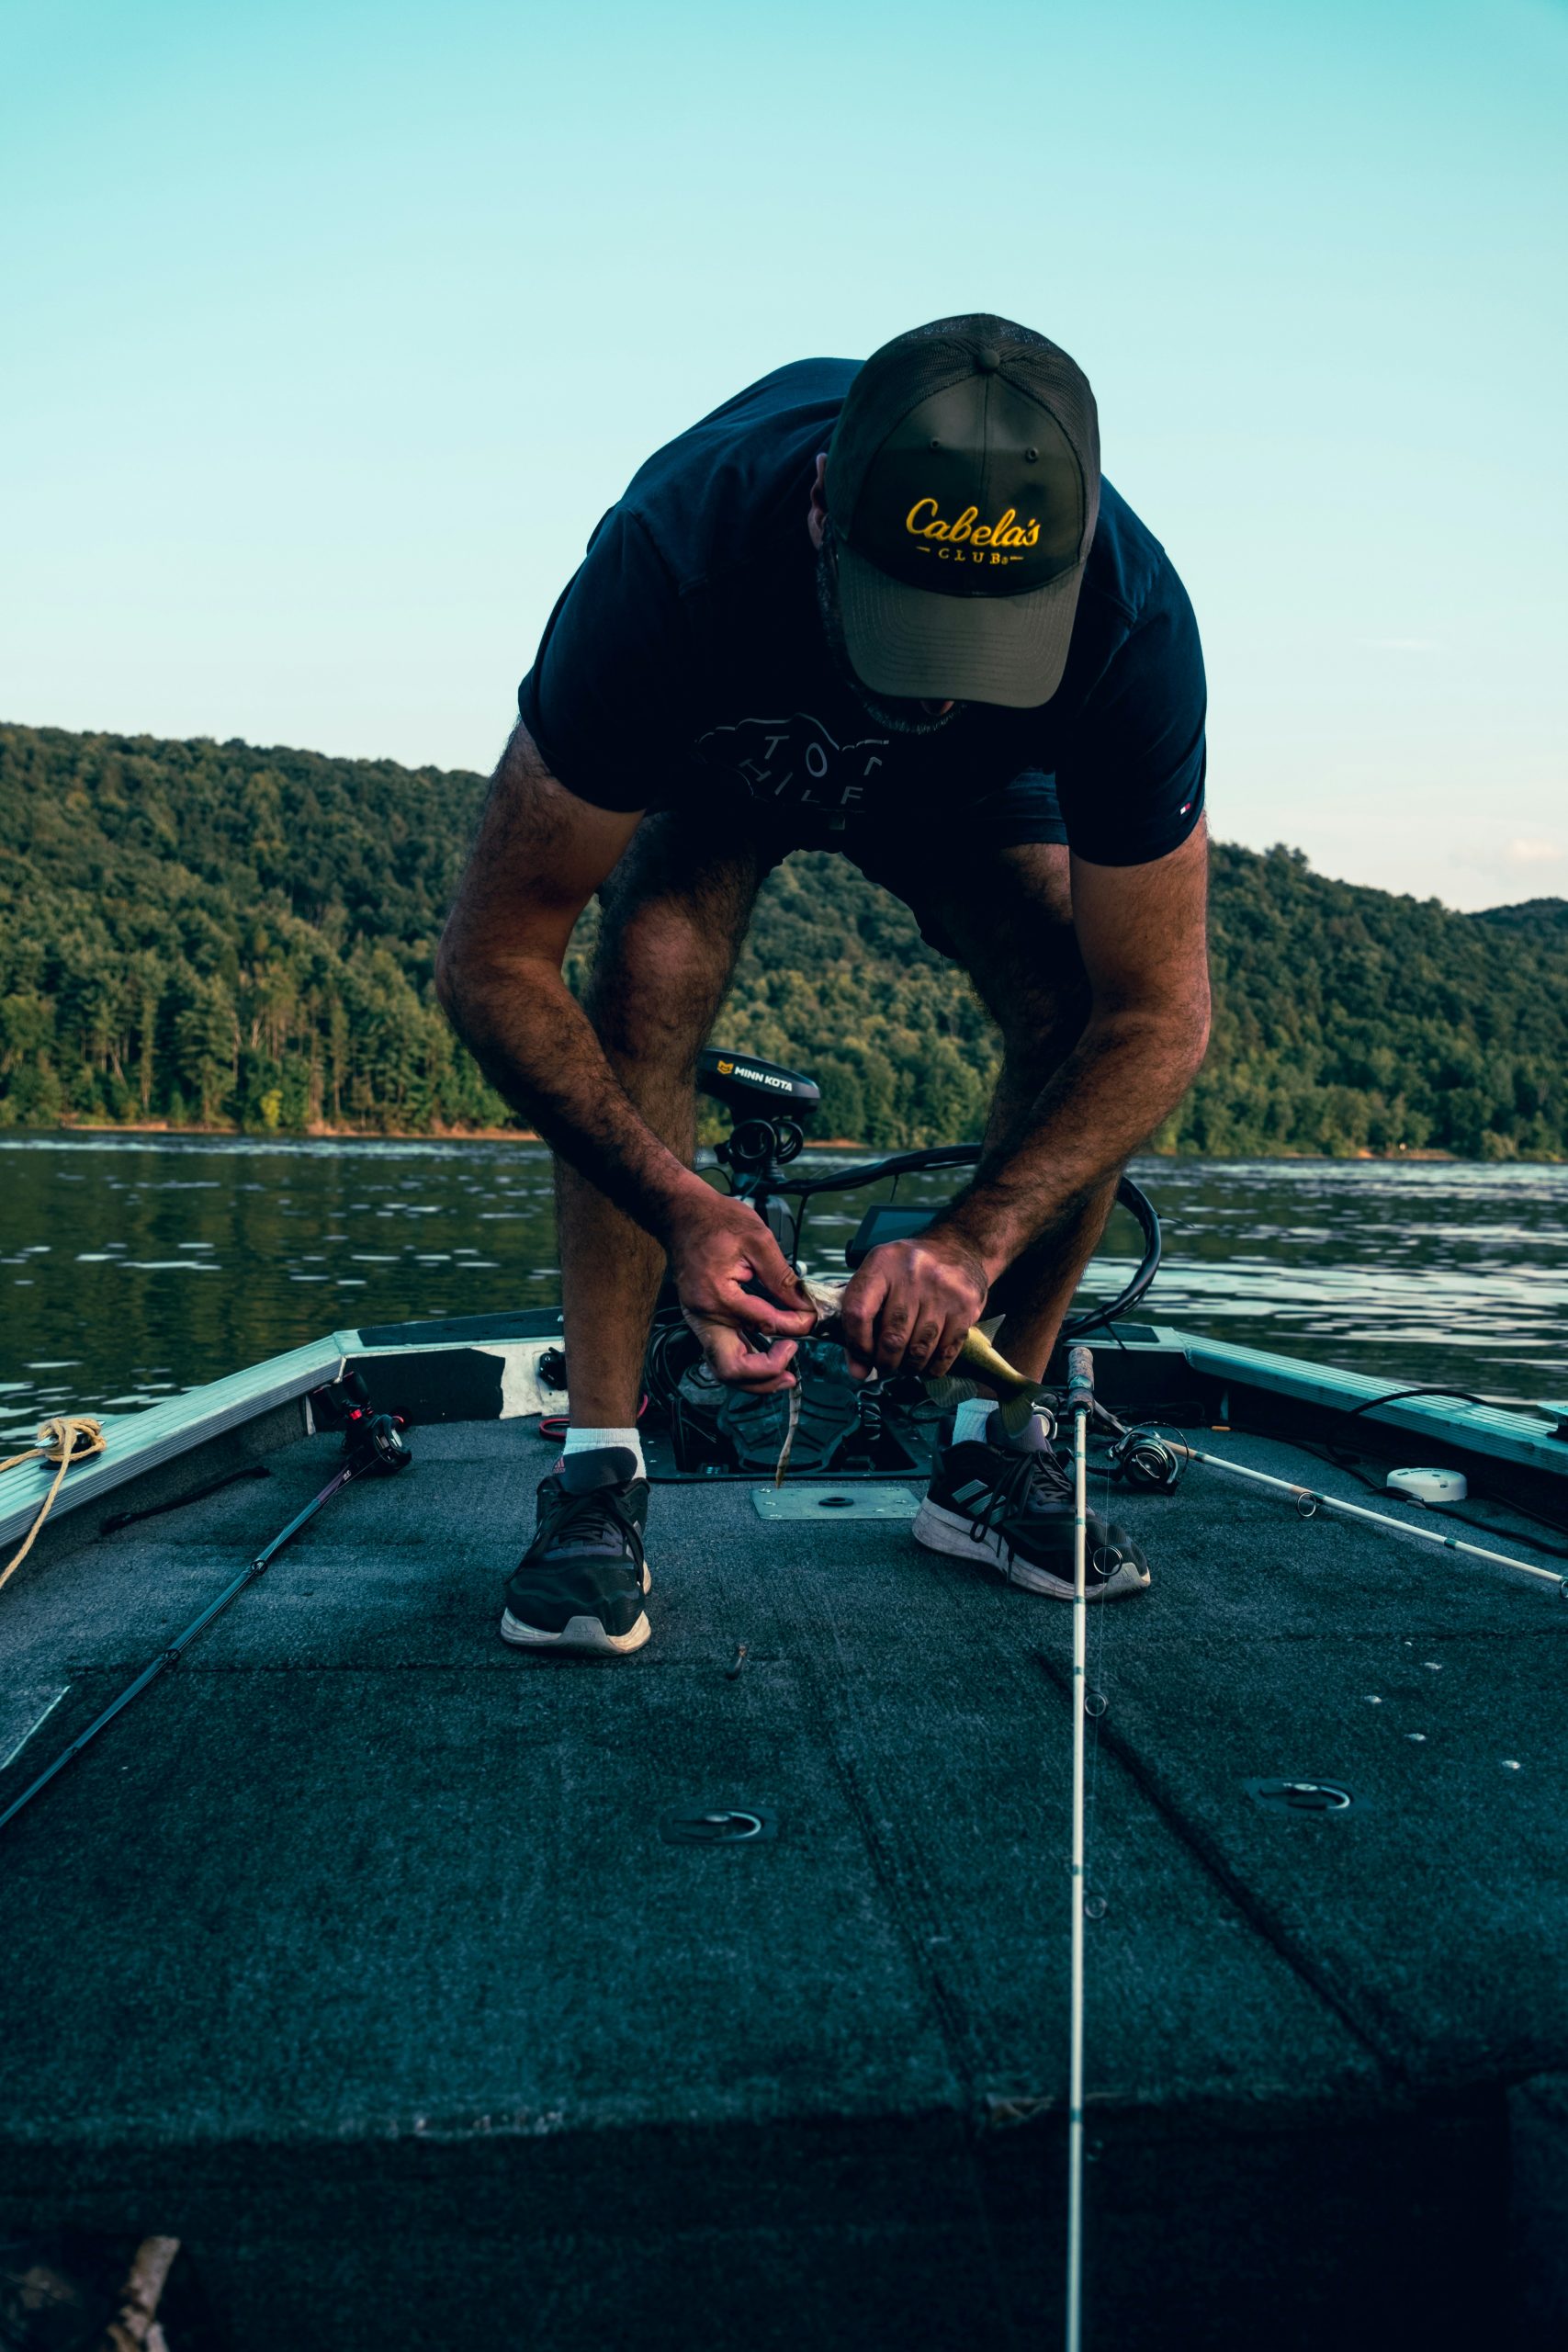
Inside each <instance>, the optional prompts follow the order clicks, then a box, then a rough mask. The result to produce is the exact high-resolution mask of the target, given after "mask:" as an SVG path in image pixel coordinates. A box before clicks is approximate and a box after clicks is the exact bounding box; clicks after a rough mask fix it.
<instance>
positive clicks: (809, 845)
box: [758, 768, 1067, 960]
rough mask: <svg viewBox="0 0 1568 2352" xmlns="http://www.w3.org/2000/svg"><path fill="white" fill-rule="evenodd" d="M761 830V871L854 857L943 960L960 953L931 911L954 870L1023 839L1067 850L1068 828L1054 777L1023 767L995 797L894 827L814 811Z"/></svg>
mask: <svg viewBox="0 0 1568 2352" xmlns="http://www.w3.org/2000/svg"><path fill="white" fill-rule="evenodd" d="M758 833H759V836H760V837H761V843H762V850H763V857H764V868H763V870H764V872H771V871H772V869H773V867H774V866H775V865H778V864H779V863H780V861H781V860H782V859H784V858H785V857H787V856H788V855H789V854H790V852H791V850H796V849H826V850H832V851H834V852H836V853H837V854H839V855H840V857H847V858H849V859H850V860H851V861H852V863H853V864H854V865H858V866H859V868H860V870H861V872H862V873H863V875H864V876H865V877H866V879H867V881H868V882H874V883H876V884H877V886H878V887H879V888H881V889H884V890H891V891H892V893H893V895H894V897H895V898H896V899H903V901H904V903H905V905H906V906H907V907H908V908H909V910H911V912H912V913H913V914H914V916H915V918H916V920H917V922H919V926H920V936H921V938H922V939H923V940H924V941H925V942H926V944H927V945H928V946H929V947H934V948H935V949H936V951H937V953H938V955H940V956H952V957H954V958H955V960H956V957H957V951H956V950H955V948H954V947H953V943H952V941H951V940H950V939H948V938H947V937H946V935H945V934H944V933H943V932H942V926H941V924H940V923H939V922H936V921H935V919H934V918H933V916H932V915H931V903H932V900H933V899H935V898H936V897H938V896H939V895H940V892H941V889H942V886H943V885H951V882H952V879H953V872H954V867H955V865H959V864H962V863H963V862H964V860H965V859H966V858H967V857H968V856H969V855H972V854H974V853H975V852H976V851H980V852H985V851H987V850H1002V849H1016V848H1018V847H1020V846H1021V844H1023V843H1025V842H1054V843H1056V844H1058V845H1059V846H1061V847H1064V848H1065V847H1066V839H1067V829H1066V825H1065V824H1064V823H1063V821H1062V811H1061V809H1060V807H1059V805H1058V803H1057V799H1056V780H1055V776H1050V775H1046V774H1045V773H1044V771H1043V769H1041V768H1025V769H1024V770H1023V772H1022V774H1021V775H1015V776H1014V778H1013V780H1012V782H1011V783H1010V784H1006V785H1003V786H1002V787H1001V789H1000V791H998V792H987V793H984V794H982V795H981V797H979V798H978V799H976V800H972V801H970V802H968V803H967V804H966V805H965V806H964V808H963V809H954V808H953V806H952V805H951V804H944V805H943V806H942V809H940V810H932V811H930V812H926V811H917V812H912V813H911V815H910V816H909V818H908V820H907V821H904V822H900V823H897V824H894V823H891V822H890V821H889V820H888V818H887V816H886V814H885V813H883V812H880V811H879V812H878V813H877V814H876V815H874V816H867V817H859V818H857V817H838V818H835V817H832V816H829V815H828V814H826V813H825V812H822V813H819V812H818V811H817V810H815V809H766V810H761V809H760V810H759V811H758Z"/></svg>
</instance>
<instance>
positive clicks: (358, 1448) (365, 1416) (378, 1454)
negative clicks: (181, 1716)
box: [0, 1405, 413, 1829]
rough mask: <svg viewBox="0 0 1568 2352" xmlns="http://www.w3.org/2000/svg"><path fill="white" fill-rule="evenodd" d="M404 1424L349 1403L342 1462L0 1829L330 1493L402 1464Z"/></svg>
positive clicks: (1, 1816)
mask: <svg viewBox="0 0 1568 2352" xmlns="http://www.w3.org/2000/svg"><path fill="white" fill-rule="evenodd" d="M407 1426H408V1424H407V1422H406V1421H405V1419H403V1416H402V1415H401V1414H400V1413H367V1412H366V1411H365V1409H364V1408H363V1406H359V1405H356V1406H355V1407H353V1408H351V1410H350V1412H349V1415H348V1428H347V1430H346V1432H345V1434H344V1462H343V1465H342V1467H341V1468H340V1469H339V1470H337V1471H336V1472H335V1473H334V1474H333V1476H332V1477H331V1478H329V1479H328V1481H327V1483H326V1485H325V1486H324V1487H322V1488H321V1493H320V1494H319V1495H313V1496H312V1497H311V1498H310V1501H309V1502H308V1503H307V1504H306V1505H305V1508H304V1510H301V1511H297V1512H296V1513H295V1515H294V1517H293V1518H292V1519H291V1520H290V1521H289V1522H288V1526H287V1527H285V1528H284V1529H282V1530H281V1531H280V1532H279V1533H277V1534H276V1535H275V1536H274V1537H273V1539H272V1542H271V1543H270V1544H267V1545H266V1546H265V1548H264V1549H263V1550H262V1551H260V1552H258V1553H257V1554H256V1556H255V1558H254V1560H253V1561H252V1562H251V1563H250V1566H248V1567H244V1568H242V1569H241V1571H240V1573H239V1575H238V1576H237V1577H234V1579H233V1581H232V1582H231V1583H230V1584H227V1585H225V1586H224V1588H223V1589H222V1591H221V1592H220V1594H219V1596H218V1598H217V1600H213V1601H210V1602H209V1604H208V1606H207V1607H206V1608H205V1609H204V1610H203V1611H202V1612H201V1614H200V1616H199V1617H193V1618H192V1620H191V1622H190V1623H189V1624H188V1625H187V1626H186V1629H185V1631H184V1633H182V1634H175V1638H174V1640H173V1641H172V1642H171V1643H170V1644H169V1645H168V1646H167V1648H166V1649H162V1650H160V1651H159V1653H158V1655H157V1657H155V1658H154V1659H153V1660H152V1664H151V1665H150V1666H144V1667H143V1668H142V1669H141V1673H140V1674H139V1675H138V1676H137V1677H136V1679H135V1680H134V1681H132V1682H128V1683H127V1684H126V1687H125V1689H124V1690H123V1691H120V1693H119V1695H118V1698H114V1699H111V1700H110V1701H109V1703H108V1705H107V1707H106V1708H105V1709H104V1711H103V1713H102V1714H100V1715H96V1716H95V1718H94V1720H93V1721H92V1722H91V1723H90V1724H88V1725H87V1728H86V1730H85V1731H83V1732H78V1734H77V1736H76V1737H75V1738H74V1739H73V1741H72V1742H71V1745H70V1746H69V1747H66V1748H62V1751H61V1753H60V1754H59V1755H58V1756H57V1757H56V1758H55V1759H54V1761H53V1763H52V1764H50V1765H46V1767H45V1768H44V1770H42V1771H41V1772H40V1773H39V1776H38V1778H37V1780H36V1781H33V1782H32V1784H31V1786H30V1787H28V1788H25V1789H24V1790H23V1791H22V1793H21V1795H20V1796H19V1797H17V1799H16V1800H15V1801H14V1803H12V1804H8V1805H7V1806H6V1810H5V1812H4V1813H0V1829H5V1828H6V1826H7V1825H8V1824H9V1823H11V1822H13V1821H15V1819H16V1817H17V1815H18V1814H19V1813H20V1812H21V1811H22V1810H23V1808H24V1807H25V1806H27V1805H29V1804H31V1803H32V1801H33V1799H34V1798H35V1797H36V1796H40V1795H41V1794H42V1793H43V1791H44V1790H45V1789H47V1788H48V1787H49V1785H50V1782H51V1781H54V1780H57V1779H58V1778H59V1776H60V1774H61V1773H62V1772H63V1771H64V1770H65V1768H66V1766H67V1765H68V1764H70V1763H73V1761H74V1760H75V1758H77V1757H78V1756H80V1755H81V1753H82V1750H83V1749H84V1748H85V1747H90V1746H91V1745H92V1743H93V1741H94V1740H95V1739H96V1737H97V1736H98V1734H99V1733H100V1732H101V1731H103V1730H105V1729H106V1728H107V1725H108V1724H112V1723H113V1721H114V1719H115V1717H116V1716H117V1715H118V1714H121V1713H124V1711H125V1709H126V1708H127V1707H129V1706H130V1702H131V1701H132V1700H133V1699H136V1698H140V1696H141V1693H142V1691H145V1690H146V1688H147V1686H148V1684H149V1683H151V1682H155V1681H156V1680H157V1679H158V1677H159V1675H160V1674H162V1673H163V1672H164V1669H165V1668H168V1667H171V1666H177V1665H178V1664H179V1662H180V1660H181V1658H182V1657H184V1656H185V1654H186V1650H187V1649H188V1648H189V1647H190V1645H191V1644H192V1642H194V1641H195V1640H196V1638H197V1634H204V1633H205V1632H206V1631H207V1628H208V1627H209V1625H210V1624H211V1623H213V1621H214V1619H216V1618H219V1617H221V1615H222V1614H223V1611H225V1610H226V1609H227V1608H229V1607H230V1606H231V1603H232V1602H234V1601H236V1600H238V1599H239V1597H240V1595H241V1593H243V1591H244V1589H245V1588H246V1586H247V1585H251V1584H254V1582H255V1580H256V1578H257V1577H259V1576H262V1575H265V1571H266V1570H267V1569H268V1568H269V1567H270V1566H272V1563H273V1562H274V1560H276V1557H277V1555H278V1554H279V1553H280V1552H281V1551H282V1549H283V1547H284V1545H285V1544H290V1543H292V1542H293V1540H294V1538H295V1536H296V1535H298V1534H299V1531H300V1529H301V1528H302V1527H306V1526H308V1525H309V1524H310V1521H311V1520H313V1519H314V1518H315V1516H316V1513H317V1512H318V1511H319V1510H324V1509H325V1507H326V1505H327V1504H328V1503H330V1502H331V1500H332V1498H333V1496H334V1495H338V1494H341V1493H342V1492H343V1489H344V1487H346V1486H347V1485H348V1484H349V1483H350V1481H351V1480H352V1479H355V1478H363V1477H374V1476H390V1475H391V1473H392V1472H394V1471H398V1470H406V1469H407V1467H408V1465H409V1464H410V1463H411V1462H412V1460H413V1456H412V1453H410V1452H409V1449H408V1444H407V1442H406V1441H405V1439H404V1437H403V1431H404V1430H405V1429H406V1428H407Z"/></svg>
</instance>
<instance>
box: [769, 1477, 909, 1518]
mask: <svg viewBox="0 0 1568 2352" xmlns="http://www.w3.org/2000/svg"><path fill="white" fill-rule="evenodd" d="M751 1500H752V1501H753V1502H754V1503H755V1505H756V1507H757V1516H758V1518H759V1519H819V1520H821V1521H824V1522H827V1521H829V1520H835V1519H913V1518H914V1516H915V1513H916V1512H917V1511H918V1510H919V1507H920V1498H919V1495H917V1494H916V1493H915V1491H914V1489H913V1487H863V1486H861V1485H860V1484H858V1483H857V1482H855V1481H852V1480H849V1479H846V1480H845V1482H844V1484H843V1485H842V1486H841V1487H834V1486H824V1485H823V1484H822V1482H821V1481H820V1480H818V1481H816V1482H815V1483H814V1484H810V1485H808V1484H807V1482H806V1481H805V1480H804V1479H802V1481H801V1482H800V1484H799V1485H798V1486H796V1485H795V1484H794V1483H793V1481H791V1480H790V1479H788V1478H786V1479H785V1480H784V1485H783V1486H782V1487H752V1489H751Z"/></svg>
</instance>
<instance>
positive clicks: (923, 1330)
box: [840, 1229, 987, 1380]
mask: <svg viewBox="0 0 1568 2352" xmlns="http://www.w3.org/2000/svg"><path fill="white" fill-rule="evenodd" d="M986 1289H987V1283H986V1269H985V1267H984V1265H983V1264H982V1262H981V1261H980V1257H979V1253H978V1252H977V1251H976V1250H974V1249H972V1248H971V1247H970V1245H969V1243H968V1242H967V1241H964V1240H963V1239H962V1238H960V1237H959V1236H957V1235H956V1234H950V1233H944V1232H942V1231H940V1230H937V1229H933V1230H931V1231H928V1232H925V1233H919V1234H916V1235H915V1236H914V1238H912V1239H911V1240H908V1241H885V1242H884V1243H883V1244H882V1246H881V1248H880V1249H877V1250H872V1251H870V1253H869V1254H868V1256H867V1257H866V1259H865V1261H864V1262H863V1264H862V1266H861V1267H860V1269H859V1271H858V1272H857V1273H856V1275H855V1277H854V1280H853V1281H852V1283H850V1286H849V1288H848V1289H847V1290H846V1291H845V1293H844V1303H843V1306H841V1308H840V1321H841V1323H842V1326H843V1333H844V1352H845V1354H846V1355H847V1356H848V1358H849V1364H850V1370H851V1372H852V1374H853V1375H854V1377H855V1378H856V1379H857V1380H867V1379H869V1378H870V1376H871V1374H873V1373H874V1372H880V1373H884V1374H886V1373H893V1372H914V1373H919V1374H921V1375H922V1376H923V1377H924V1378H926V1379H928V1380H936V1379H939V1378H940V1377H941V1376H942V1374H943V1373H944V1372H946V1371H947V1370H948V1368H949V1366H950V1365H951V1364H952V1363H953V1358H954V1357H955V1356H956V1355H957V1353H958V1351H959V1349H960V1348H961V1347H962V1346H963V1345H964V1336H965V1334H966V1333H967V1332H968V1330H969V1329H970V1327H971V1325H972V1324H975V1323H977V1322H978V1321H979V1319H980V1317H981V1316H982V1315H983V1314H984V1313H985V1311H986Z"/></svg>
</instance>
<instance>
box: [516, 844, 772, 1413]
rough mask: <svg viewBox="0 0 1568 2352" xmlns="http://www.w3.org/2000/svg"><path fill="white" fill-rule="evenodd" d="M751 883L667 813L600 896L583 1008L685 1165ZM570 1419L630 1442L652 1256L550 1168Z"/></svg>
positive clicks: (749, 872) (639, 1238) (654, 1274)
mask: <svg viewBox="0 0 1568 2352" xmlns="http://www.w3.org/2000/svg"><path fill="white" fill-rule="evenodd" d="M759 878H760V875H759V860H758V857H757V854H756V852H755V850H754V849H753V848H752V847H751V846H750V844H749V843H745V842H737V843H735V844H732V845H729V846H727V847H723V848H719V849H716V848H715V847H714V846H713V843H712V839H711V831H710V832H709V834H708V835H707V836H706V837H705V838H700V837H699V834H698V831H697V829H696V828H695V827H694V826H693V825H692V824H691V823H690V822H689V821H688V820H684V819H682V818H681V817H679V816H677V815H675V814H673V813H669V814H664V815H660V816H653V817H649V818H646V819H645V820H644V821H643V823H642V825H641V826H639V828H638V830H637V834H636V835H635V836H634V838H633V840H632V842H631V844H630V846H629V848H628V849H627V851H626V855H625V856H624V857H623V858H622V860H621V863H620V865H618V866H617V867H616V868H615V873H614V874H613V875H612V876H611V877H610V880H609V881H608V882H607V883H606V884H605V886H604V890H603V892H602V894H601V896H602V900H603V906H604V919H603V923H602V927H601V931H600V935H599V946H598V952H597V955H596V956H595V959H594V965H593V971H592V978H591V979H590V983H589V989H588V994H587V999H586V1009H587V1012H588V1013H589V1016H590V1018H591V1020H592V1023H593V1027H594V1031H595V1033H596V1035H597V1036H598V1038H599V1042H600V1045H601V1046H602V1047H603V1049H604V1057H605V1059H606V1060H607V1061H608V1063H609V1065H610V1067H611V1069H612V1070H613V1071H614V1072H615V1077H616V1078H617V1079H618V1080H619V1081H620V1083H621V1085H622V1086H623V1087H624V1089H625V1090H626V1094H627V1095H628V1097H629V1098H630V1100H631V1102H632V1103H633V1105H634V1107H635V1108H636V1110H637V1114H638V1116H639V1117H640V1118H642V1119H643V1120H644V1121H645V1122H646V1123H647V1125H649V1127H650V1128H651V1129H652V1131H653V1132H654V1134H655V1135H657V1136H659V1138H660V1141H661V1142H662V1143H664V1144H666V1145H667V1146H668V1147H669V1148H670V1149H671V1151H672V1152H674V1153H675V1154H676V1156H677V1157H678V1158H679V1159H682V1160H684V1161H685V1162H686V1164H687V1165H688V1166H689V1165H690V1164H691V1161H692V1159H693V1158H694V1153H695V1136H696V1088H695V1078H696V1062H697V1055H698V1053H699V1051H700V1050H701V1048H702V1046H704V1044H705V1042H706V1039H707V1035H708V1032H709V1031H710V1029H711V1028H712V1026H713V1023H714V1021H715V1019H716V1015H717V1012H718V1009H719V1006H720V1005H721V1004H722V1002H723V1001H724V996H725V992H726V990H727V989H728V986H729V980H730V976H731V974H732V973H733V971H734V968H735V959H736V956H738V955H739V950H740V945H741V943H742V941H743V940H744V938H745V936H746V928H747V924H748V922H750V914H751V907H752V903H753V901H754V899H755V898H756V895H757V886H758V881H759ZM555 1174H556V1214H557V1219H558V1235H559V1252H560V1269H561V1301H562V1307H563V1317H562V1319H563V1322H564V1326H565V1333H566V1352H567V1363H568V1374H569V1380H570V1398H571V1418H572V1421H573V1423H574V1425H576V1426H577V1427H579V1428H588V1429H630V1428H631V1427H633V1426H634V1425H635V1423H636V1420H637V1408H638V1406H639V1404H640V1402H641V1397H642V1364H643V1355H644V1351H645V1350H646V1348H647V1345H648V1332H649V1323H650V1322H651V1319H652V1316H653V1306H654V1301H655V1299H656V1298H657V1296H658V1294H659V1285H660V1281H661V1280H662V1278H663V1274H664V1268H665V1255H664V1251H663V1250H662V1249H661V1248H660V1245H659V1243H658V1242H657V1241H655V1240H654V1239H653V1238H652V1237H651V1235H649V1233H647V1232H646V1231H645V1230H644V1229H643V1227H641V1226H639V1225H637V1224H636V1223H634V1221H633V1220H632V1218H630V1217H629V1216H626V1215H625V1213H624V1212H623V1211H622V1210H620V1209H618V1208H617V1207H616V1206H615V1204H614V1203H613V1202H611V1201H609V1200H606V1198H605V1197H604V1193H602V1192H600V1191H599V1189H598V1187H597V1186H596V1185H594V1184H592V1183H591V1182H589V1181H588V1179H587V1178H586V1177H584V1176H582V1175H580V1174H579V1173H578V1171H577V1170H575V1169H573V1168H571V1167H570V1166H569V1165H568V1164H567V1162H565V1161H564V1160H560V1159H558V1160H557V1162H556V1171H555Z"/></svg>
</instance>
